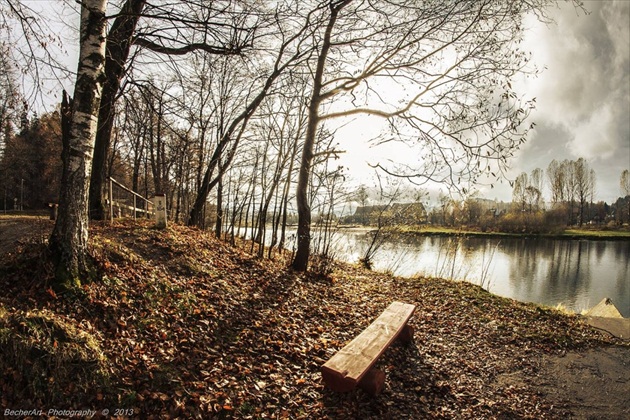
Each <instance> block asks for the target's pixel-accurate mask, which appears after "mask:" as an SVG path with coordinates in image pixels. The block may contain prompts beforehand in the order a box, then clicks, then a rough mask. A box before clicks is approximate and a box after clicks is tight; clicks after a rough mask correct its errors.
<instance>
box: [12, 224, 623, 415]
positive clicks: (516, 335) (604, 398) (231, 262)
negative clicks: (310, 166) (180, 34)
mask: <svg viewBox="0 0 630 420" xmlns="http://www.w3.org/2000/svg"><path fill="white" fill-rule="evenodd" d="M51 227H52V222H50V221H48V220H46V219H44V218H39V219H19V218H17V219H16V218H13V219H12V220H5V219H3V218H1V217H0V288H1V289H2V290H3V293H2V295H1V296H0V343H1V345H0V408H1V409H2V413H3V414H4V415H5V416H6V415H7V413H8V414H9V415H11V413H18V412H17V411H16V410H28V409H40V410H42V414H43V416H44V417H46V416H49V417H51V416H54V415H55V412H52V411H51V412H49V411H48V410H50V409H57V410H79V409H92V410H95V411H96V417H118V418H126V417H141V418H208V417H214V418H304V419H317V418H330V419H351V418H361V419H367V418H374V419H388V418H392V419H399V418H410V419H422V418H471V419H473V418H475V419H476V418H505V419H507V418H537V419H539V418H577V419H588V418H611V419H617V418H619V419H621V418H628V416H630V400H629V399H628V397H627V396H628V395H630V375H628V372H629V370H630V344H629V343H628V341H624V340H621V339H617V338H615V337H613V336H611V335H610V334H607V333H605V332H603V331H600V330H597V329H594V328H592V327H590V326H589V325H588V324H587V323H586V322H585V318H584V317H582V316H579V315H570V314H565V313H561V312H559V311H556V310H555V309H551V308H546V307H542V306H539V305H534V304H526V303H521V302H517V301H514V300H511V299H505V298H501V297H497V296H494V295H492V294H490V293H487V292H486V291H484V290H483V289H481V288H479V287H478V286H474V285H472V284H469V283H466V282H453V281H446V280H440V279H426V278H415V279H406V278H397V277H392V276H389V275H386V274H380V273H374V272H370V271H366V270H363V269H360V268H358V267H357V266H354V265H349V264H340V263H333V264H332V267H331V271H330V273H328V275H326V276H323V275H316V274H313V273H309V274H301V273H296V272H294V271H292V270H291V269H289V268H287V265H288V262H287V259H286V258H285V257H283V256H276V258H275V259H274V260H261V259H258V258H256V257H255V256H252V255H250V254H249V253H248V252H246V248H245V247H243V246H237V247H232V246H229V245H228V244H226V243H224V242H221V241H218V240H216V239H215V238H213V237H212V236H211V235H210V234H209V233H205V232H202V231H199V230H196V229H190V228H186V227H182V226H177V225H170V226H169V227H168V228H167V229H165V230H157V229H154V228H153V227H152V225H151V224H150V222H146V221H142V222H139V223H134V222H133V221H123V222H119V223H115V224H114V225H112V226H110V225H108V224H99V223H95V224H93V225H92V227H91V228H90V252H91V255H92V256H93V258H94V261H95V263H96V265H97V267H98V270H99V273H100V279H99V280H98V281H95V282H93V283H90V284H86V285H84V286H83V288H82V289H81V290H80V291H78V292H76V293H74V294H72V295H59V294H56V293H55V292H54V291H53V290H52V289H51V288H50V287H49V282H50V278H51V277H50V276H51V267H50V264H49V262H48V260H47V254H46V250H45V237H46V232H49V231H50V228H51ZM394 300H400V301H404V302H408V303H413V304H415V305H417V309H416V312H415V314H414V316H413V317H412V319H411V321H410V323H411V325H412V326H413V327H414V330H415V335H414V341H413V343H412V345H410V346H393V347H391V348H390V349H388V350H387V352H386V353H385V354H384V355H383V357H381V359H380V360H379V362H378V364H377V366H378V367H379V368H380V369H381V370H383V371H385V372H386V374H387V381H386V386H385V389H384V391H383V392H382V393H381V394H380V395H378V396H377V397H370V396H369V395H367V394H366V393H364V392H363V391H362V390H356V391H353V392H350V393H344V394H338V393H334V392H331V391H329V390H327V389H325V388H324V386H323V384H322V382H321V374H320V371H319V368H320V366H321V365H322V364H323V363H324V362H325V361H326V360H327V359H328V358H330V357H331V356H332V355H333V354H334V353H335V352H336V351H338V350H339V349H340V348H342V347H343V346H344V345H345V343H347V342H348V341H349V340H351V339H352V338H353V337H355V336H356V335H357V334H358V333H360V332H361V331H362V330H363V329H364V328H365V327H366V326H367V325H369V324H370V322H371V321H372V320H373V319H374V318H375V317H377V316H378V315H379V313H380V312H381V311H382V310H383V309H384V308H385V307H386V306H387V305H388V304H389V303H390V302H391V301H394ZM6 410H9V411H6ZM11 410H14V411H11ZM51 413H52V414H51ZM57 415H58V416H59V413H57ZM67 416H68V415H67V413H66V417H67ZM61 417H64V416H63V415H61Z"/></svg>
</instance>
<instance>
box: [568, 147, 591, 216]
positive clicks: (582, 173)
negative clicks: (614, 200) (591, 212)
mask: <svg viewBox="0 0 630 420" xmlns="http://www.w3.org/2000/svg"><path fill="white" fill-rule="evenodd" d="M572 164H573V167H574V170H573V174H574V177H575V189H576V195H577V199H578V206H579V218H578V224H579V225H580V226H582V224H583V223H584V222H585V221H586V220H585V219H586V214H585V212H586V209H587V206H588V203H589V199H590V198H591V197H592V195H593V193H594V191H595V173H594V172H593V171H592V170H591V169H590V168H589V165H588V163H587V162H586V160H585V159H584V158H579V159H578V160H577V161H575V162H573V163H572Z"/></svg>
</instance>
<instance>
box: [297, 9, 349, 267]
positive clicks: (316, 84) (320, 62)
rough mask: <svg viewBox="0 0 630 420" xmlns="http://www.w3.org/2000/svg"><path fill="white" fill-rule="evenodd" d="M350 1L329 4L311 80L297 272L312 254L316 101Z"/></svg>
mask: <svg viewBox="0 0 630 420" xmlns="http://www.w3.org/2000/svg"><path fill="white" fill-rule="evenodd" d="M349 3H350V0H346V1H343V2H340V3H338V4H336V5H333V4H331V5H330V19H329V20H328V24H327V25H326V32H325V33H324V39H323V42H322V49H321V51H320V53H319V56H318V57H317V68H316V70H315V78H314V80H313V94H312V96H311V99H310V101H309V105H308V124H307V126H306V138H305V139H304V146H303V149H302V160H301V162H300V170H299V172H298V185H297V191H296V194H295V195H296V197H295V198H296V201H297V208H298V228H297V252H296V254H295V258H294V259H293V264H292V267H293V269H294V270H296V271H306V270H307V269H308V260H309V258H310V254H311V208H310V205H309V200H308V184H309V178H310V175H311V165H312V163H313V151H314V149H315V137H316V135H317V126H318V124H319V104H320V102H321V100H322V97H321V91H322V82H323V78H324V68H325V65H326V58H327V56H328V51H329V50H330V44H331V42H330V38H331V36H332V31H333V28H334V26H335V22H336V21H337V16H338V15H339V11H341V9H342V8H344V7H345V6H346V5H348V4H349Z"/></svg>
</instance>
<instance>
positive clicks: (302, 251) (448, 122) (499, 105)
mask: <svg viewBox="0 0 630 420" xmlns="http://www.w3.org/2000/svg"><path fill="white" fill-rule="evenodd" d="M550 3H551V2H549V1H546V0H540V1H533V2H531V1H516V2H505V1H501V0H486V1H446V2H431V3H430V4H424V3H422V4H418V3H416V2H404V1H397V0H393V1H387V2H380V3H373V2H367V1H358V0H357V1H352V0H346V1H342V0H338V1H328V2H327V3H326V4H327V10H326V13H327V15H326V16H327V17H326V19H325V24H324V25H323V26H322V28H321V31H320V32H321V33H320V34H319V35H318V37H317V39H316V41H315V42H317V44H319V47H318V49H317V54H316V55H315V56H314V57H313V63H312V69H310V71H311V73H312V74H313V87H312V93H311V99H310V105H309V123H308V128H307V133H306V137H305V143H304V149H303V151H302V160H301V166H300V172H299V178H298V187H297V191H296V196H297V206H298V214H299V223H298V250H297V253H296V256H295V259H294V261H293V267H294V268H295V269H296V270H299V271H303V270H306V269H307V266H308V258H309V254H310V249H309V241H310V221H311V216H310V209H309V207H308V203H307V195H306V192H307V189H308V188H307V187H308V180H309V173H310V170H311V164H312V155H313V147H314V142H315V138H316V131H317V129H318V125H319V124H320V123H323V122H325V121H328V120H332V119H336V118H345V117H351V116H356V115H373V116H378V117H382V118H386V119H388V120H389V121H390V124H391V126H392V128H393V134H392V136H394V137H395V138H397V139H400V140H404V141H407V142H409V143H416V144H417V145H418V148H419V149H421V150H422V155H421V156H422V158H421V159H420V162H419V166H418V167H411V166H410V165H407V166H406V167H404V168H403V169H402V170H399V169H395V168H389V167H386V166H385V165H383V164H378V165H377V167H379V168H380V169H382V170H383V171H385V172H386V173H389V174H392V175H396V176H401V177H404V178H407V179H409V180H412V181H414V182H417V183H422V182H428V181H434V182H442V183H446V184H449V185H451V186H453V187H455V188H458V189H460V190H461V191H462V192H464V193H465V192H466V187H465V186H464V185H465V184H466V183H474V182H476V181H477V179H478V177H479V176H480V175H481V174H483V173H489V174H491V175H493V176H495V177H499V176H501V175H502V174H503V173H504V171H505V169H506V165H507V160H508V159H509V158H510V157H511V156H512V155H513V153H514V152H515V151H516V150H517V149H518V147H519V146H520V145H522V144H523V143H524V141H525V134H526V133H527V132H528V130H529V129H530V128H531V126H528V125H526V124H525V123H524V122H525V119H526V117H527V116H528V114H529V111H530V110H531V108H532V107H533V102H531V101H526V102H524V101H521V100H520V98H519V97H518V96H517V95H516V93H515V92H514V91H513V89H512V86H511V83H510V80H511V78H512V77H513V76H514V75H515V74H517V73H519V72H522V71H524V69H525V68H526V65H527V61H528V57H527V55H526V54H524V53H523V52H521V51H519V49H518V43H519V40H520V37H521V31H522V27H523V26H522V19H523V16H524V15H525V14H526V13H528V12H533V13H535V14H537V16H539V17H540V18H541V19H546V18H545V15H544V8H545V6H547V5H548V4H550ZM381 80H387V82H381ZM322 106H324V107H325V108H327V109H328V111H327V112H326V113H324V114H321V113H320V107H322ZM383 141H390V138H386V139H384V140H383Z"/></svg>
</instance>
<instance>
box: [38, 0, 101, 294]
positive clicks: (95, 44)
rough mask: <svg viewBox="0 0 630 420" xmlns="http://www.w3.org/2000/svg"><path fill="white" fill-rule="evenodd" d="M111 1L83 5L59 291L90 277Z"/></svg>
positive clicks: (63, 196)
mask: <svg viewBox="0 0 630 420" xmlns="http://www.w3.org/2000/svg"><path fill="white" fill-rule="evenodd" d="M106 7H107V0H82V2H81V33H80V50H79V65H78V69H77V79H76V82H75V88H74V103H73V106H72V115H71V119H70V122H69V130H68V133H65V135H67V138H65V139H64V152H63V155H64V172H63V180H62V185H61V191H60V202H59V214H58V218H57V222H56V224H55V228H54V230H53V233H52V236H51V239H50V249H51V251H52V253H53V258H54V261H55V264H56V272H55V276H56V280H57V283H58V285H60V286H63V287H66V288H67V287H72V286H77V285H79V284H80V277H81V276H83V275H86V274H88V273H89V265H88V264H87V241H88V190H89V181H90V171H91V168H92V156H93V153H94V141H95V138H96V127H97V122H98V110H99V105H100V101H101V91H102V87H103V82H104V78H105V74H104V65H105V40H106V30H107V20H106V19H105V11H106Z"/></svg>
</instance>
